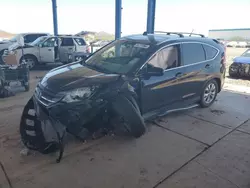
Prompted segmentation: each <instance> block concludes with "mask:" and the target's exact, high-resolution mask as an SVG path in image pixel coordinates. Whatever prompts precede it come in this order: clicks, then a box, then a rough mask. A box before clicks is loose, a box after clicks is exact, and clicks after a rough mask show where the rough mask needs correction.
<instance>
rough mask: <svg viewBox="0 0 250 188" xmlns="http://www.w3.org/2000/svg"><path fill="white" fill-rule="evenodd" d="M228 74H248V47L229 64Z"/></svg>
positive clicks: (249, 64)
mask: <svg viewBox="0 0 250 188" xmlns="http://www.w3.org/2000/svg"><path fill="white" fill-rule="evenodd" d="M229 76H231V77H245V76H246V77H249V76H250V49H248V50H246V51H245V52H244V53H243V54H242V55H240V56H238V57H235V58H234V59H233V63H232V64H231V65H230V66H229Z"/></svg>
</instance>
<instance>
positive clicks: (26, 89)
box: [24, 83, 30, 91]
mask: <svg viewBox="0 0 250 188" xmlns="http://www.w3.org/2000/svg"><path fill="white" fill-rule="evenodd" d="M24 89H25V91H29V90H30V84H29V83H28V84H27V85H24Z"/></svg>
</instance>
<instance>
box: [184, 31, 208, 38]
mask: <svg viewBox="0 0 250 188" xmlns="http://www.w3.org/2000/svg"><path fill="white" fill-rule="evenodd" d="M180 33H181V34H189V36H192V35H198V36H200V37H205V35H203V34H199V33H185V32H180Z"/></svg>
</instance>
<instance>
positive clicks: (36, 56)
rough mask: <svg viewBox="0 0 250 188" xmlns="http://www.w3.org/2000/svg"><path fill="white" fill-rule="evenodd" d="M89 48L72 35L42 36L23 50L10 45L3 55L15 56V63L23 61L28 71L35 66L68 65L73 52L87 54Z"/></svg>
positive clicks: (82, 40)
mask: <svg viewBox="0 0 250 188" xmlns="http://www.w3.org/2000/svg"><path fill="white" fill-rule="evenodd" d="M89 50H90V49H89V46H88V45H87V43H86V42H85V40H84V39H83V38H81V37H78V36H74V35H61V36H43V37H39V38H38V39H36V40H35V41H34V42H32V43H30V44H26V45H25V46H24V47H23V48H21V47H20V46H15V45H12V46H10V47H9V49H8V51H7V52H6V53H5V54H4V55H3V59H4V60H5V59H6V57H7V56H8V55H13V54H15V57H16V61H17V62H21V61H22V60H25V61H26V62H27V64H28V66H29V68H30V69H32V68H33V67H34V66H35V65H36V64H46V63H55V62H62V63H68V62H69V56H70V54H73V53H75V52H83V53H89Z"/></svg>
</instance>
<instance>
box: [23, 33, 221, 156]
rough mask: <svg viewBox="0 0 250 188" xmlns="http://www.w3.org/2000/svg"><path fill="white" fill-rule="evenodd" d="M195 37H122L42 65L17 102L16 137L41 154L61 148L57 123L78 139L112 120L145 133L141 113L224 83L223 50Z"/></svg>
mask: <svg viewBox="0 0 250 188" xmlns="http://www.w3.org/2000/svg"><path fill="white" fill-rule="evenodd" d="M192 35H194V34H192ZM198 36H200V37H192V36H191V37H189V36H187V37H186V36H185V35H184V34H183V33H171V32H166V33H163V34H161V33H159V34H147V33H144V34H143V35H132V36H126V37H123V38H121V39H118V40H115V41H113V42H111V43H109V44H108V45H106V46H105V47H103V48H102V49H100V50H99V51H97V52H96V53H94V54H92V55H90V56H89V57H88V58H87V59H86V60H85V61H82V62H73V63H71V64H67V65H64V66H61V67H58V68H55V69H53V70H51V71H49V72H48V73H47V74H46V75H45V76H44V78H42V79H41V81H40V82H39V84H38V85H37V87H36V89H35V93H34V96H33V97H32V98H31V99H30V101H29V102H28V103H27V105H26V106H25V108H24V111H23V115H22V118H21V123H20V131H21V136H22V140H23V142H24V144H25V145H26V146H27V147H29V148H31V149H35V150H39V151H40V152H42V153H48V152H51V151H52V150H53V151H54V150H56V149H58V148H59V149H60V148H62V146H61V143H62V139H63V135H64V133H65V131H64V130H66V131H68V132H69V133H71V134H73V135H75V136H77V137H78V138H81V139H86V132H90V133H92V132H96V131H98V130H100V129H108V130H110V129H111V130H112V129H113V128H114V127H117V126H120V127H124V128H125V130H127V131H128V132H129V133H130V134H131V135H132V136H134V137H136V138H138V137H140V136H142V135H143V134H144V133H145V130H146V127H145V121H146V120H149V119H152V118H155V117H158V116H163V115H165V114H168V113H170V112H172V111H177V110H183V109H189V108H193V107H195V106H198V105H200V106H201V107H209V106H210V105H212V104H213V102H214V101H215V99H216V96H217V94H218V93H219V92H220V91H221V89H222V87H223V84H224V79H225V51H224V47H223V46H222V45H221V44H220V43H219V42H218V41H217V40H215V39H211V38H206V37H204V36H203V35H198ZM110 52H112V53H110ZM30 110H33V111H35V113H34V114H30V113H29V111H30ZM27 120H29V121H30V120H33V126H35V128H34V127H32V126H31V125H29V124H27V122H29V121H27ZM45 127H47V128H45ZM53 127H54V128H55V129H53ZM42 130H49V134H47V133H48V132H44V131H42ZM53 130H54V131H53ZM30 132H31V133H30ZM52 133H53V134H52ZM54 133H55V134H54ZM49 135H57V139H54V137H53V138H52V137H51V136H49ZM61 150H62V149H61Z"/></svg>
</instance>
